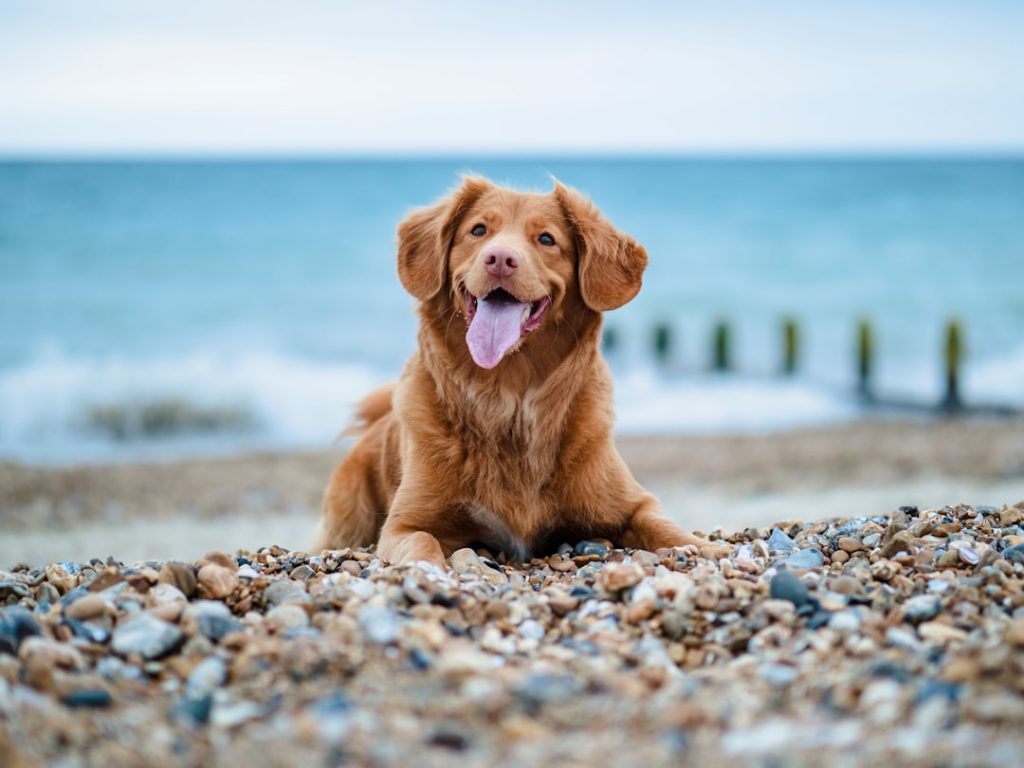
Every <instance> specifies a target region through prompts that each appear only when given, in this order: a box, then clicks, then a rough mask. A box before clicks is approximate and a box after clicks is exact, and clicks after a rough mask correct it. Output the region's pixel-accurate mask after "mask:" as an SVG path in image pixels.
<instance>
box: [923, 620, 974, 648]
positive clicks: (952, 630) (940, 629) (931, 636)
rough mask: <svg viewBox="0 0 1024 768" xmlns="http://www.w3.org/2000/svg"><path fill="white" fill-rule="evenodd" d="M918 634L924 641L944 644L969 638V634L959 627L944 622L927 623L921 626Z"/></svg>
mask: <svg viewBox="0 0 1024 768" xmlns="http://www.w3.org/2000/svg"><path fill="white" fill-rule="evenodd" d="M917 632H918V634H919V635H921V638H922V639H924V640H931V641H932V642H936V643H943V644H945V643H950V642H954V641H959V640H964V639H966V637H967V633H966V632H964V631H963V630H962V629H960V628H959V627H954V626H952V625H951V624H946V623H945V622H942V621H926V622H924V623H923V624H919V625H918V627H917Z"/></svg>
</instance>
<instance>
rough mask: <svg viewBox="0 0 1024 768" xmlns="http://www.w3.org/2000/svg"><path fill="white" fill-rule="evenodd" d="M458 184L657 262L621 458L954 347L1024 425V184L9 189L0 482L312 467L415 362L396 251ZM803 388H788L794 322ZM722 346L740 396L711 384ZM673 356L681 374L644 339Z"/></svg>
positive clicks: (57, 173)
mask: <svg viewBox="0 0 1024 768" xmlns="http://www.w3.org/2000/svg"><path fill="white" fill-rule="evenodd" d="M461 172H472V173H480V174H484V175H486V176H488V177H490V178H492V179H494V180H496V181H500V182H504V183H509V184H512V185H515V186H517V187H520V188H522V189H528V190H531V189H532V190H542V191H545V190H548V189H550V186H551V177H552V176H555V177H557V178H558V179H560V180H561V181H562V182H564V183H566V184H569V185H572V186H575V187H577V188H579V189H581V190H582V191H584V192H586V193H587V194H588V195H590V196H591V197H592V198H593V199H594V200H595V202H596V203H597V204H598V205H599V206H600V207H601V209H602V210H603V211H604V213H605V214H606V215H607V216H608V218H609V219H610V220H611V221H612V222H614V223H615V224H616V225H617V226H619V227H620V228H622V229H623V230H625V231H627V232H629V233H630V234H632V235H633V236H635V237H636V238H637V239H638V240H639V241H640V242H642V243H643V244H644V245H645V246H646V247H647V249H648V252H649V254H650V267H649V269H648V272H647V274H646V276H645V284H644V288H643V290H642V292H641V293H640V295H639V297H638V298H637V299H636V300H635V301H633V302H631V303H630V304H629V305H627V306H626V307H624V308H622V309H621V310H618V311H615V312H612V313H609V314H608V316H607V318H606V322H607V324H608V325H609V326H610V327H611V328H613V329H614V332H615V338H616V344H615V347H614V348H613V349H610V350H609V352H608V356H609V359H610V361H611V363H612V367H613V372H614V374H615V378H616V401H617V403H616V405H617V413H618V428H619V430H620V431H624V432H629V431H632V432H649V431H657V432H723V431H733V432H735V431H764V430H774V429H785V428H790V427H795V426H807V425H816V424H825V423H830V422H836V421H843V420H849V419H855V418H859V417H862V416H863V415H864V414H865V411H864V409H863V407H862V406H861V405H860V404H859V401H858V400H857V398H856V397H855V395H854V384H855V372H856V368H855V363H854V347H855V345H854V339H855V329H856V324H857V322H858V321H859V320H860V319H862V318H864V319H868V320H870V321H871V323H872V325H873V328H874V333H875V352H876V361H875V362H876V365H875V368H876V371H875V388H876V391H877V392H878V393H879V395H881V396H883V397H893V398H900V399H908V398H909V399H911V400H916V401H919V402H922V403H927V402H933V401H936V400H938V399H939V398H940V397H941V394H942V380H943V374H942V371H943V368H942V362H941V354H940V352H941V347H942V339H943V328H944V324H945V323H946V322H947V320H948V319H950V318H953V317H955V318H957V319H959V320H960V321H961V323H962V327H963V330H964V334H965V341H966V349H967V361H966V366H965V374H964V375H965V379H964V383H963V394H964V397H965V399H967V400H968V401H969V402H972V401H973V402H986V403H1000V404H1008V405H1016V406H1021V405H1024V160H1022V159H1012V158H1011V159H1006V158H987V159H928V158H874V159H872V158H848V159H808V158H796V159H795V158H779V159H772V158H634V159H583V158H572V159H566V158H539V159H518V158H517V159H508V158H497V159H486V158H483V159H481V158H475V159H474V158H448V159H415V158H392V159H302V160H259V161H257V160H252V161H249V160H238V159H232V160H226V159H225V160H217V159H208V160H194V161H180V160H158V161H141V160H139V161H134V160H132V161H129V160H118V161H105V162H99V161H83V160H70V161H59V160H50V161H7V162H2V163H0V458H13V459H18V460H26V461H46V462H62V461H81V460H111V459H114V460H117V459H134V458H141V457H154V456H155V457H173V456H180V455H192V454H204V453H211V452H223V451H231V450H249V449H257V448H258V449H275V448H299V447H302V448H306V447H314V448H315V447H321V446H325V445H328V444H330V442H331V440H332V439H333V438H334V436H335V435H336V434H337V432H338V431H339V429H340V428H342V427H343V426H344V424H345V422H346V421H347V419H348V414H349V409H350V407H351V404H352V403H353V402H354V401H355V400H356V399H358V398H359V397H360V396H361V395H362V394H363V393H364V392H366V391H367V390H368V389H370V388H372V387H373V386H375V385H376V384H378V383H381V382H384V381H387V380H389V379H392V378H394V377H395V376H396V375H397V373H398V372H399V370H400V368H401V365H402V363H403V362H404V360H405V359H406V358H407V356H408V355H409V353H410V352H411V351H412V350H413V348H414V345H415V328H416V320H415V315H414V303H413V300H412V298H411V297H410V296H409V295H408V294H406V293H405V292H404V290H403V289H402V287H401V284H400V283H399V282H398V279H397V276H396V274H395V263H394V250H395V249H394V239H395V235H394V233H395V227H396V225H397V224H398V222H399V221H400V220H401V218H402V217H403V216H404V215H405V214H406V213H408V212H409V211H410V210H411V209H413V208H414V207H416V206H421V205H425V204H428V203H430V202H432V201H433V200H435V199H436V198H437V197H438V196H439V195H441V194H442V193H443V192H444V191H445V190H447V189H448V188H450V187H452V186H453V185H454V184H455V183H456V182H457V179H458V174H459V173H461ZM787 317H791V318H794V319H795V320H796V321H797V322H798V327H799V334H800V343H801V348H800V368H799V372H798V374H797V375H796V376H795V377H792V378H788V379H783V378H781V377H779V376H778V370H779V367H780V364H781V338H782V337H781V328H780V325H781V322H782V320H783V318H787ZM720 321H725V322H728V323H729V325H730V328H731V330H732V338H733V346H734V349H733V353H732V357H733V360H734V365H735V369H736V372H735V373H733V374H729V375H722V374H713V373H710V372H709V371H708V368H709V364H710V359H711V332H712V328H713V327H714V325H715V324H716V323H717V322H720ZM658 324H666V325H667V326H668V327H669V328H670V329H671V351H670V356H669V360H668V361H667V364H665V365H661V364H658V363H656V362H655V357H654V353H653V349H654V346H653V332H654V327H655V326H656V325H658Z"/></svg>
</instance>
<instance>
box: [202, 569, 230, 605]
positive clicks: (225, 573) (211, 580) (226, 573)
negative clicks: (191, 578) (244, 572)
mask: <svg viewBox="0 0 1024 768" xmlns="http://www.w3.org/2000/svg"><path fill="white" fill-rule="evenodd" d="M236 587H238V576H237V575H236V574H235V572H234V571H232V570H230V569H228V568H225V567H224V566H222V565H215V564H213V563H210V564H208V565H204V566H203V567H202V568H200V569H199V592H200V594H202V595H203V596H204V597H212V598H214V599H216V600H223V599H224V598H225V597H227V596H228V595H230V594H231V593H232V592H234V591H235V589H236Z"/></svg>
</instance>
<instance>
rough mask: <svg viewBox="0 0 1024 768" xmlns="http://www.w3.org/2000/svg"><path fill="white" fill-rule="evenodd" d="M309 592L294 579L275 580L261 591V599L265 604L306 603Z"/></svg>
mask: <svg viewBox="0 0 1024 768" xmlns="http://www.w3.org/2000/svg"><path fill="white" fill-rule="evenodd" d="M310 599H311V598H310V597H309V594H308V593H307V592H306V589H305V587H303V585H302V584H299V583H297V582H294V581H285V580H281V581H275V582H274V583H273V584H271V585H270V586H269V587H267V588H266V590H264V592H263V600H264V601H265V602H266V604H267V605H270V606H274V605H284V604H285V603H308V602H309V601H310Z"/></svg>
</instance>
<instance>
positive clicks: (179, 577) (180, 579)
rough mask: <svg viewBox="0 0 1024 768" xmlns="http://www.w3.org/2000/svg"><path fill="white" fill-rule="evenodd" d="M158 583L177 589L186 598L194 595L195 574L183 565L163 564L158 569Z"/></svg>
mask: <svg viewBox="0 0 1024 768" xmlns="http://www.w3.org/2000/svg"><path fill="white" fill-rule="evenodd" d="M159 582H160V583H161V584H170V585H171V586H174V587H177V588H178V589H180V590H181V592H182V594H183V595H185V597H187V598H191V597H193V596H194V595H195V593H196V573H195V571H194V570H193V568H192V566H191V565H186V564H185V563H174V562H171V563H164V564H163V567H161V568H160V576H159Z"/></svg>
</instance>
